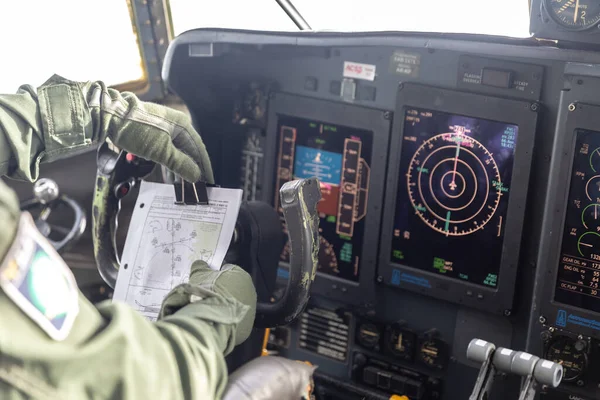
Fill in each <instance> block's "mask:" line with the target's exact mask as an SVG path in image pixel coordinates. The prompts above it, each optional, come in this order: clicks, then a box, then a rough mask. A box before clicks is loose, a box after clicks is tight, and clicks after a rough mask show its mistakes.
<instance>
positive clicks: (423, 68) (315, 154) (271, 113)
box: [163, 0, 600, 400]
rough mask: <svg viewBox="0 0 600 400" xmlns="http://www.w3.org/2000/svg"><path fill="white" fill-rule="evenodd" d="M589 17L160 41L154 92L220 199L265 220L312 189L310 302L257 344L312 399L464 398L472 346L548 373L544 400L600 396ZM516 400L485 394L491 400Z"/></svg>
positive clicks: (580, 4) (598, 207)
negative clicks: (189, 120) (193, 141)
mask: <svg viewBox="0 0 600 400" xmlns="http://www.w3.org/2000/svg"><path fill="white" fill-rule="evenodd" d="M597 3H598V2H597V1H596V2H594V1H591V0H580V1H566V0H563V1H562V2H561V1H555V0H532V1H531V10H530V11H531V20H532V25H531V27H532V32H534V34H535V36H538V37H539V38H545V39H556V40H558V41H559V42H558V43H555V42H546V41H543V40H536V39H534V38H528V39H516V38H511V39H507V38H501V37H482V36H478V35H454V34H449V33H448V34H443V35H434V34H427V33H411V34H406V33H401V32H396V33H389V32H388V33H374V32H372V33H368V34H362V33H352V34H342V33H337V32H336V33H332V32H310V33H309V34H307V32H301V33H300V34H298V33H291V32H290V33H284V32H277V33H269V32H251V31H238V30H235V31H228V30H220V29H200V30H195V31H189V32H186V33H184V34H182V35H181V36H180V37H179V38H177V39H175V41H174V42H172V43H171V45H170V46H169V52H168V54H167V55H166V56H165V60H166V61H165V63H166V64H167V65H168V68H167V69H163V76H166V77H167V78H168V79H167V82H168V84H169V88H170V89H172V90H173V91H174V92H175V93H177V94H178V95H179V96H180V97H181V98H182V99H183V100H184V101H185V103H186V105H187V106H188V109H189V110H190V111H191V113H192V114H194V115H193V116H194V120H195V121H196V122H197V123H198V127H199V128H200V131H201V132H202V138H203V140H204V142H205V144H206V147H207V149H208V152H209V154H210V155H211V162H212V164H213V168H214V171H215V180H216V182H217V183H219V184H220V185H222V186H224V187H243V188H244V192H245V193H246V194H247V196H248V197H247V199H248V200H261V201H263V202H268V203H269V204H270V205H273V206H274V207H275V209H279V197H278V189H279V188H280V187H281V186H282V185H283V184H284V183H285V182H287V181H290V180H293V179H299V178H306V177H313V176H315V177H317V178H318V179H319V181H320V185H321V190H322V195H323V200H322V201H321V202H320V203H319V205H318V211H319V216H320V232H319V233H320V238H319V240H320V243H319V245H320V251H319V255H318V269H317V274H316V276H315V280H314V282H313V285H312V287H311V298H310V302H309V304H308V306H307V307H306V308H305V309H304V311H303V312H302V314H301V315H300V316H299V318H298V319H297V320H296V321H295V322H293V323H291V324H289V325H286V326H282V327H277V328H276V329H272V330H271V331H270V337H269V350H271V351H273V352H274V353H275V354H278V355H279V356H283V357H287V358H289V359H294V360H306V361H309V362H311V363H313V364H314V365H318V366H319V368H318V369H317V371H316V373H315V382H316V389H315V397H316V398H317V400H321V399H331V400H341V399H344V400H346V399H354V398H356V399H359V398H381V399H389V398H391V397H392V396H393V395H405V396H407V397H408V398H410V399H411V400H413V399H415V400H429V399H431V400H448V399H452V400H453V399H457V400H458V399H467V398H469V396H470V395H471V391H472V389H473V385H474V383H475V382H476V380H477V376H478V370H477V368H476V367H475V366H474V365H473V363H472V362H470V361H469V360H468V359H467V357H466V349H467V346H468V345H469V343H470V341H471V339H473V338H475V337H477V338H480V339H483V340H486V341H489V342H492V343H494V344H495V345H496V346H497V347H504V348H510V349H514V350H519V351H521V350H522V351H526V352H528V353H531V354H534V355H536V356H539V357H542V358H546V359H549V360H552V361H555V362H557V363H560V364H561V365H562V366H563V369H564V380H563V383H561V385H560V386H559V388H558V389H557V390H549V389H548V388H544V389H542V390H540V391H542V392H546V393H544V394H542V396H540V397H541V398H542V399H543V400H568V399H582V400H591V399H597V398H600V378H599V377H598V373H597V371H599V370H600V287H599V286H600V99H599V97H598V93H600V52H598V49H597V47H596V48H594V49H591V48H588V49H583V48H581V47H577V46H576V44H577V45H581V46H582V47H583V46H584V43H596V44H598V43H600V41H599V40H600V29H598V28H599V27H600V19H599V18H598V12H599V10H600V8H599V7H600V6H598V4H597ZM488 17H489V16H488ZM492 17H493V16H492ZM584 17H585V18H584ZM542 32H551V33H552V35H546V36H540V35H541V33H542ZM207 105H211V106H210V107H207ZM238 153H240V154H241V156H240V154H238ZM280 222H281V223H282V227H283V231H285V229H286V228H285V225H284V224H283V222H284V221H283V220H281V221H280ZM282 248H283V251H282V253H281V255H280V259H279V261H280V262H279V265H277V267H278V270H277V274H278V282H277V285H278V287H277V288H276V290H275V293H274V296H273V297H277V293H280V292H281V288H282V287H283V286H284V285H286V284H287V282H288V280H287V279H286V276H288V275H287V268H289V263H288V260H289V257H290V253H289V247H287V246H285V247H284V246H283V245H282ZM279 251H280V250H279V249H277V252H279ZM262 339H263V338H262V337H260V340H262ZM474 367H475V368H474ZM520 387H521V379H520V378H519V377H511V376H507V377H506V379H505V378H502V379H497V380H496V381H495V382H494V384H493V387H492V394H491V395H490V400H495V399H504V398H506V399H511V398H518V397H519V395H518V393H519V390H520ZM547 389H548V390H547Z"/></svg>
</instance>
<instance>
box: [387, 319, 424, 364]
mask: <svg viewBox="0 0 600 400" xmlns="http://www.w3.org/2000/svg"><path fill="white" fill-rule="evenodd" d="M416 341H417V338H416V335H415V334H414V333H413V332H410V331H407V330H405V329H402V328H400V327H399V326H398V325H392V326H390V327H389V328H388V329H387V331H386V339H385V343H386V346H387V349H388V350H389V351H390V353H392V354H393V355H394V356H396V357H398V358H401V359H403V360H406V361H412V359H413V355H414V353H415V345H416Z"/></svg>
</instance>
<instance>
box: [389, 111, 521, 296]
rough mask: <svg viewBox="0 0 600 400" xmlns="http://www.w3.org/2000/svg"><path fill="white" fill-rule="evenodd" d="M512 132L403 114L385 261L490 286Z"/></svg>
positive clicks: (490, 124) (439, 115)
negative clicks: (393, 210)
mask: <svg viewBox="0 0 600 400" xmlns="http://www.w3.org/2000/svg"><path fill="white" fill-rule="evenodd" d="M517 134H518V127H517V126H516V125H509V124H506V123H502V122H496V121H489V120H483V119H477V118H471V117H465V116H460V115H452V114H448V113H444V112H440V111H431V110H424V109H416V108H409V109H407V110H406V113H405V116H404V133H403V138H402V153H401V162H400V174H399V182H398V192H397V198H396V199H397V200H396V214H395V220H394V232H393V239H392V254H391V255H390V256H391V261H392V262H394V263H397V264H401V265H404V266H408V267H412V268H417V269H420V270H423V271H428V272H432V273H436V274H440V275H444V276H447V277H450V278H454V279H459V280H464V281H467V282H471V283H475V284H478V285H483V286H488V287H492V288H495V287H496V286H497V285H498V274H499V270H500V261H501V255H502V244H503V241H504V234H505V232H504V227H505V222H506V213H507V208H508V197H509V194H510V186H511V177H512V169H513V162H514V156H515V145H516V141H517Z"/></svg>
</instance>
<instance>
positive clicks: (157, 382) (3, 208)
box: [0, 76, 256, 400]
mask: <svg viewBox="0 0 600 400" xmlns="http://www.w3.org/2000/svg"><path fill="white" fill-rule="evenodd" d="M105 139H110V140H111V141H112V142H113V143H114V144H115V145H116V146H118V147H121V148H123V149H125V150H127V151H129V152H132V153H134V154H136V155H138V156H140V157H143V158H147V159H150V160H153V161H156V162H158V163H161V164H163V165H166V166H167V167H168V168H169V169H171V170H173V171H174V172H175V173H178V174H179V175H181V176H182V177H183V178H185V179H186V180H189V181H196V180H199V179H202V180H205V181H207V182H211V183H212V182H213V175H212V169H211V166H210V160H209V158H208V155H207V154H206V149H205V147H204V145H203V143H202V141H201V139H200V136H199V135H198V134H197V133H196V132H195V131H194V129H193V127H192V126H191V123H190V121H189V120H188V119H187V117H186V116H185V115H184V114H182V113H179V112H177V111H174V110H171V109H168V108H166V107H162V106H158V105H154V104H150V103H143V102H140V101H139V100H138V99H137V98H136V97H135V96H134V95H133V94H128V93H119V92H117V91H114V90H112V89H107V88H106V87H105V86H104V85H103V84H102V83H100V82H91V83H76V82H71V81H67V80H65V79H63V78H60V77H56V76H55V77H53V78H51V79H50V80H49V81H48V82H46V83H45V84H44V85H42V87H40V88H38V90H37V91H35V90H34V89H33V88H32V87H30V86H24V87H22V88H21V89H20V90H19V92H18V93H17V94H15V95H0V176H1V175H8V176H10V177H13V178H17V179H25V180H29V181H33V180H35V179H37V177H38V175H39V164H40V162H46V161H47V162H51V161H54V160H57V159H60V158H64V157H68V156H71V155H74V154H77V153H79V152H81V151H86V150H88V149H89V148H91V147H94V146H97V145H98V144H99V143H100V142H102V141H103V140H105ZM18 215H19V210H18V202H17V199H16V196H15V195H14V193H13V192H12V190H10V189H9V188H8V187H7V186H6V185H4V184H3V183H2V181H0V220H1V221H2V222H3V224H4V225H3V229H2V230H0V259H2V258H3V257H4V254H5V253H6V251H7V249H8V248H9V246H10V244H11V242H12V241H13V239H14V236H15V232H16V226H17V220H18ZM193 268H194V271H195V272H194V271H193V272H192V274H191V277H190V283H189V284H186V285H182V286H180V287H177V288H175V289H174V290H173V291H172V293H171V294H170V295H169V296H168V297H167V301H165V307H164V308H163V310H162V311H161V319H160V320H159V321H158V322H156V323H152V322H150V321H148V320H146V319H145V318H144V317H142V316H141V315H140V314H139V313H137V312H136V311H135V310H133V309H132V308H130V307H128V306H127V305H125V304H120V303H104V304H101V305H99V306H98V307H97V308H96V307H94V306H93V305H91V304H90V303H89V302H88V301H87V300H86V299H85V298H84V297H83V296H82V295H81V294H80V295H79V314H78V315H77V317H76V318H75V322H74V325H73V327H72V330H71V332H70V334H69V336H68V337H67V338H66V339H65V340H64V341H60V342H59V341H54V340H52V339H51V338H50V337H48V336H47V335H46V334H45V333H44V331H43V330H42V329H40V328H39V327H38V326H37V325H36V324H35V322H33V320H31V319H30V318H29V317H27V316H26V315H25V313H23V312H22V311H21V310H20V309H19V308H18V307H17V305H16V304H15V303H13V302H12V301H11V300H10V299H9V298H8V297H7V296H6V295H5V294H4V293H3V292H2V291H0V315H2V318H3V321H5V323H3V324H0V349H1V350H2V356H1V357H0V398H2V399H29V398H35V399H52V400H54V399H60V400H63V399H138V398H140V399H151V398H152V399H219V398H221V396H222V394H223V391H224V389H225V385H226V383H227V368H226V365H225V360H224V355H225V354H227V353H228V352H229V351H231V349H232V348H233V347H234V346H235V345H236V344H238V343H240V342H242V341H243V340H245V339H246V338H247V334H248V333H249V332H250V328H251V326H252V322H253V319H254V310H255V307H256V292H255V289H254V287H253V285H252V280H251V278H250V276H249V275H248V274H247V273H245V272H244V271H243V270H242V269H241V268H239V267H233V266H232V267H228V268H225V269H224V270H223V271H207V270H206V268H205V266H204V265H202V264H201V263H195V264H194V266H193ZM219 282H220V283H219ZM45 290H52V288H45Z"/></svg>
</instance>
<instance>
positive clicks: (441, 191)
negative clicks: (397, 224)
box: [406, 126, 508, 236]
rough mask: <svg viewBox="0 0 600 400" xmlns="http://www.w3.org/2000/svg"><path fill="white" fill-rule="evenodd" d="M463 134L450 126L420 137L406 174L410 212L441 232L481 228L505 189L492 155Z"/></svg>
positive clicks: (456, 233) (463, 232)
mask: <svg viewBox="0 0 600 400" xmlns="http://www.w3.org/2000/svg"><path fill="white" fill-rule="evenodd" d="M466 133H468V131H467V130H466V128H464V127H460V126H456V127H454V132H452V133H443V134H440V135H436V136H434V137H432V138H430V139H428V140H426V141H425V142H423V144H422V145H421V146H420V147H419V148H418V149H417V151H416V152H415V154H414V155H413V158H412V159H411V161H410V165H409V168H408V173H407V174H406V176H407V185H408V193H409V196H410V201H411V203H412V206H413V207H414V209H415V212H416V214H417V215H419V217H420V218H421V219H422V220H423V222H425V223H426V224H427V225H428V226H429V227H430V228H431V229H434V230H436V231H438V232H440V233H442V234H444V235H446V236H463V235H468V234H471V233H473V232H475V231H477V230H479V229H481V228H483V227H484V226H485V225H486V224H487V223H488V222H489V220H490V219H491V218H492V216H493V215H494V213H495V212H496V209H497V207H498V203H499V202H500V197H501V196H502V194H503V192H505V191H507V190H508V188H505V187H504V186H503V184H502V179H501V177H500V172H499V171H498V166H497V165H496V161H495V160H494V157H493V156H492V154H491V153H490V152H489V151H488V150H487V149H486V148H485V147H484V146H483V145H482V144H481V143H479V142H478V141H477V140H475V139H473V138H472V137H469V136H467V135H466Z"/></svg>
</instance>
